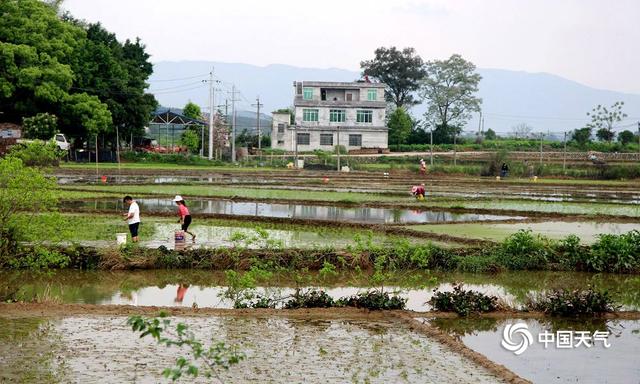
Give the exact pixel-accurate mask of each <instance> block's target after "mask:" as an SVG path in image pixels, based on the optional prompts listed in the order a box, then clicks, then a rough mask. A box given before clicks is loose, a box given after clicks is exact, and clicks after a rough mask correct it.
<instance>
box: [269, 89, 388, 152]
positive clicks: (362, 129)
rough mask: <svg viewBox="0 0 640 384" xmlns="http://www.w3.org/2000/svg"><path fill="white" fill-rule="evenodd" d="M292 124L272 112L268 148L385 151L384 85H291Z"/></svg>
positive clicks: (386, 137) (301, 150)
mask: <svg viewBox="0 0 640 384" xmlns="http://www.w3.org/2000/svg"><path fill="white" fill-rule="evenodd" d="M293 86H294V89H295V97H294V100H293V106H294V115H295V118H294V123H293V124H290V122H291V121H290V115H289V114H288V113H277V112H276V113H273V127H272V133H271V146H272V148H277V149H284V150H286V151H296V145H297V151H299V152H304V151H313V150H315V149H321V150H327V151H333V150H335V146H337V145H341V146H344V147H345V148H347V150H355V149H362V148H372V149H373V148H375V149H386V148H388V128H387V127H386V125H385V112H386V103H385V100H384V90H385V85H384V84H382V83H369V82H353V83H344V82H323V81H304V82H300V81H298V82H294V83H293Z"/></svg>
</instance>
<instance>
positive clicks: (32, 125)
mask: <svg viewBox="0 0 640 384" xmlns="http://www.w3.org/2000/svg"><path fill="white" fill-rule="evenodd" d="M22 131H23V133H24V136H25V137H26V138H28V139H40V140H49V139H51V138H52V137H53V136H54V135H55V134H56V133H57V132H58V118H57V117H56V116H55V115H52V114H50V113H38V114H37V115H35V116H32V117H24V118H22Z"/></svg>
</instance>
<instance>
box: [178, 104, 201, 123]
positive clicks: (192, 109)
mask: <svg viewBox="0 0 640 384" xmlns="http://www.w3.org/2000/svg"><path fill="white" fill-rule="evenodd" d="M182 114H183V115H185V116H186V117H188V118H190V119H194V120H202V111H201V110H200V106H198V104H196V103H192V102H191V101H189V102H188V103H187V104H186V105H185V106H184V108H182Z"/></svg>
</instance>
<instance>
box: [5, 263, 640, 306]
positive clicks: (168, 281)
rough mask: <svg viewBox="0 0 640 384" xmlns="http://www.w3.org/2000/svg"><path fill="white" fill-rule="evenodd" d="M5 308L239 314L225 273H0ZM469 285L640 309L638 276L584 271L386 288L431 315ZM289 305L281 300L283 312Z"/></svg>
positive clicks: (277, 293) (350, 283) (356, 286)
mask: <svg viewBox="0 0 640 384" xmlns="http://www.w3.org/2000/svg"><path fill="white" fill-rule="evenodd" d="M304 280H306V281H309V283H308V288H316V289H323V290H325V291H326V292H327V293H328V294H329V295H330V296H332V297H333V298H334V299H338V298H340V297H344V296H350V295H354V294H356V293H358V292H363V291H366V290H368V289H369V288H370V287H371V283H370V276H369V275H367V274H355V273H354V274H352V275H350V274H342V275H339V276H336V277H332V278H326V277H321V276H320V275H317V274H308V275H305V279H304ZM0 282H1V283H0V301H24V302H40V301H50V302H54V303H61V304H95V305H137V306H162V307H187V308H191V307H193V306H194V305H196V306H197V307H198V308H233V301H232V300H230V299H228V298H225V293H226V292H227V290H228V288H229V287H228V285H227V284H228V283H227V280H226V278H225V275H224V273H222V272H209V271H192V270H171V271H120V272H115V271H114V272H109V271H66V270H65V271H58V272H55V273H51V274H44V275H43V274H32V273H27V272H0ZM458 282H463V283H464V286H465V288H466V289H473V290H476V291H480V292H483V293H486V294H490V295H495V296H497V297H498V298H499V299H500V301H502V302H503V303H506V304H508V305H509V306H512V307H514V308H522V307H523V306H524V304H525V303H526V301H527V299H528V298H529V297H530V296H532V295H536V294H539V293H541V292H543V291H545V290H552V289H561V288H567V289H584V288H585V287H587V286H593V287H594V288H596V289H600V290H607V291H608V292H610V294H611V296H612V297H613V298H614V300H615V302H616V304H617V305H619V306H620V309H621V310H629V311H639V310H640V277H638V276H633V275H615V274H593V273H579V272H522V271H514V272H503V273H499V274H494V275H484V274H471V273H433V272H432V273H424V272H421V273H418V272H416V273H402V274H400V273H399V274H396V275H395V276H391V277H390V279H389V281H388V282H387V283H386V284H385V289H386V290H388V291H389V292H393V291H395V292H397V293H398V294H399V295H400V296H402V297H404V298H406V299H407V300H408V301H407V309H409V310H413V311H417V312H425V311H430V310H432V308H431V306H430V305H429V304H428V303H427V302H428V301H429V299H430V298H431V297H432V296H433V290H434V289H438V290H440V291H452V290H453V284H455V283H458ZM295 287H296V283H295V281H293V278H292V277H291V276H290V274H276V275H274V276H273V277H272V278H270V279H269V280H266V281H259V282H258V283H257V288H256V289H255V293H258V294H261V295H266V296H268V297H272V298H288V297H290V296H291V295H292V294H293V293H294V291H295ZM284 301H285V300H282V301H281V302H280V304H279V307H280V306H282V304H283V303H284Z"/></svg>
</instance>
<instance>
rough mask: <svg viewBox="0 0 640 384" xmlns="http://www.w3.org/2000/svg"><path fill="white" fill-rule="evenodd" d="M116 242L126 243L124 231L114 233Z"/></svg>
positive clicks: (119, 243)
mask: <svg viewBox="0 0 640 384" xmlns="http://www.w3.org/2000/svg"><path fill="white" fill-rule="evenodd" d="M116 243H117V244H118V245H122V244H126V243H127V234H126V233H116Z"/></svg>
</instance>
